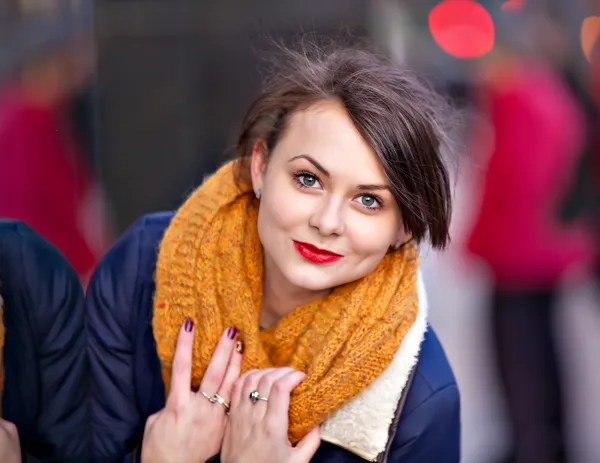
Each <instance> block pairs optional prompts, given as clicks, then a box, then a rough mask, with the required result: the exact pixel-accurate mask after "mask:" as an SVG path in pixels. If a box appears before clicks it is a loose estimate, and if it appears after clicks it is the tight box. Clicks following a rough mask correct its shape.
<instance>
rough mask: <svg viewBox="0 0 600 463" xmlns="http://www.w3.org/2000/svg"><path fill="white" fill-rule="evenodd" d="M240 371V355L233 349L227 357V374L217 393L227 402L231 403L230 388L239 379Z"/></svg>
mask: <svg viewBox="0 0 600 463" xmlns="http://www.w3.org/2000/svg"><path fill="white" fill-rule="evenodd" d="M241 370H242V353H241V352H239V351H238V350H237V349H233V350H232V351H231V355H230V357H229V365H228V366H227V372H226V373H225V378H223V382H222V383H221V387H219V390H218V391H217V394H219V395H220V396H221V397H223V398H224V399H225V400H227V401H231V396H232V393H231V392H232V391H231V390H232V388H233V384H234V383H235V382H236V380H237V379H238V378H239V377H240V372H241Z"/></svg>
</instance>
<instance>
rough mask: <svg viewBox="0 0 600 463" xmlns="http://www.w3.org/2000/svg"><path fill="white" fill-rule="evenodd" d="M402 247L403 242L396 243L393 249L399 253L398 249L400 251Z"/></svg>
mask: <svg viewBox="0 0 600 463" xmlns="http://www.w3.org/2000/svg"><path fill="white" fill-rule="evenodd" d="M400 246H402V242H400V241H396V242H395V243H394V245H393V246H392V248H393V249H394V251H397V250H398V249H400Z"/></svg>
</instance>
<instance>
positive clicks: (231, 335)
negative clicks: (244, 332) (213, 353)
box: [227, 326, 238, 339]
mask: <svg viewBox="0 0 600 463" xmlns="http://www.w3.org/2000/svg"><path fill="white" fill-rule="evenodd" d="M237 334H238V329H237V328H236V327H235V326H232V327H231V328H229V329H228V330H227V337H228V338H229V339H235V337H236V335H237Z"/></svg>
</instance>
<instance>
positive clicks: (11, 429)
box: [2, 420, 19, 439]
mask: <svg viewBox="0 0 600 463" xmlns="http://www.w3.org/2000/svg"><path fill="white" fill-rule="evenodd" d="M2 427H3V428H4V430H5V431H6V432H7V433H8V434H9V435H10V436H12V437H13V438H15V439H18V438H19V431H18V430H17V426H16V425H15V424H14V423H12V422H10V421H6V420H3V421H2Z"/></svg>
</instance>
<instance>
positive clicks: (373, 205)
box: [356, 195, 382, 209]
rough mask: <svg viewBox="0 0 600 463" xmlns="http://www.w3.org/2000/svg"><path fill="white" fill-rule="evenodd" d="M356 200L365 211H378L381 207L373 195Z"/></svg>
mask: <svg viewBox="0 0 600 463" xmlns="http://www.w3.org/2000/svg"><path fill="white" fill-rule="evenodd" d="M356 199H357V200H358V202H359V203H360V205H361V206H364V207H366V208H367V209H379V208H381V206H382V201H381V200H380V199H379V198H377V197H376V196H373V195H360V196H358V197H357V198H356Z"/></svg>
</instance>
